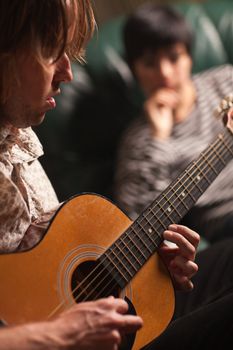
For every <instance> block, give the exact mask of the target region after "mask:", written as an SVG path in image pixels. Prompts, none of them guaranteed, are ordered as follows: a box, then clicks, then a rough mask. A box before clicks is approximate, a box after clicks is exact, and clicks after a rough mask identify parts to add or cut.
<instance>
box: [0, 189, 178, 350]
mask: <svg viewBox="0 0 233 350" xmlns="http://www.w3.org/2000/svg"><path fill="white" fill-rule="evenodd" d="M131 223H132V222H131V220H129V218H128V217H127V216H126V215H125V214H124V213H123V212H122V211H121V210H120V209H119V208H118V207H116V206H115V205H114V204H112V203H111V202H110V201H108V200H107V199H105V198H103V197H100V196H98V195H93V194H83V195H80V196H76V197H74V198H72V199H70V200H69V201H68V202H66V203H65V204H64V205H63V206H62V207H61V208H60V210H59V211H58V213H57V214H56V216H55V218H54V220H53V222H52V223H51V225H50V227H49V229H48V232H47V234H46V235H45V237H44V238H43V240H42V241H41V242H40V243H39V244H38V245H37V246H36V247H34V248H33V249H32V250H30V251H27V252H22V253H15V254H4V255H1V256H0V280H1V287H0V298H1V306H0V319H3V320H4V321H6V322H7V323H8V324H10V325H13V324H20V323H23V322H30V321H39V320H44V319H48V318H50V317H52V316H55V315H56V314H59V313H60V312H61V311H63V310H65V309H67V308H69V307H70V306H71V305H72V304H74V303H75V301H74V298H73V295H72V290H71V280H72V276H73V273H74V271H75V269H76V268H77V266H79V265H80V264H81V263H83V262H85V261H90V260H93V261H95V260H96V259H97V258H98V257H99V256H100V255H101V254H102V253H103V252H104V250H105V249H107V248H108V247H109V246H110V245H111V244H112V243H113V242H114V241H115V240H116V239H117V238H118V237H119V236H120V235H121V234H122V233H123V232H124V231H125V230H126V229H127V228H128V227H129V226H130V225H131ZM121 296H122V297H124V296H126V297H127V298H128V299H130V301H131V303H132V304H133V306H134V309H135V311H136V313H137V314H138V315H140V316H141V317H142V318H143V321H144V327H143V328H142V329H141V330H140V331H138V332H137V334H136V338H135V342H134V345H133V348H132V349H133V350H137V349H139V348H141V347H142V346H144V345H145V344H146V343H148V342H150V341H151V340H153V339H154V338H155V337H156V336H158V335H159V334H160V333H161V332H162V331H163V330H164V329H165V327H166V326H167V324H168V323H169V321H170V319H171V317H172V314H173V310H174V291H173V286H172V283H171V280H170V276H169V274H168V272H167V270H166V268H165V267H164V265H163V263H162V262H161V260H160V258H159V257H158V255H157V254H154V255H153V256H152V257H151V258H150V259H149V260H148V261H147V262H146V263H145V265H144V266H143V267H142V268H141V270H139V272H138V273H137V274H136V276H135V277H134V278H133V279H132V280H131V282H130V283H129V284H128V285H127V286H126V288H125V290H124V291H122V293H121Z"/></svg>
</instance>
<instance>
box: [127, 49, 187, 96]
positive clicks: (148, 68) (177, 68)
mask: <svg viewBox="0 0 233 350" xmlns="http://www.w3.org/2000/svg"><path fill="white" fill-rule="evenodd" d="M191 68H192V60H191V57H190V56H189V54H188V53H187V50H186V47H185V46H184V44H182V43H177V44H175V45H172V46H170V47H166V48H161V49H158V50H157V51H156V52H151V51H149V52H145V54H144V55H143V56H141V57H140V58H138V59H137V60H136V61H135V62H134V65H133V69H134V73H135V76H136V78H137V80H138V83H139V85H140V86H141V88H142V90H143V91H144V93H145V95H146V96H149V95H151V94H153V93H154V92H156V91H157V90H159V89H162V88H163V89H164V88H168V89H172V90H175V91H176V92H177V93H179V91H181V90H182V89H183V88H184V87H185V84H186V83H187V81H189V79H190V73H191Z"/></svg>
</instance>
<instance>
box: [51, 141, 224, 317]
mask: <svg viewBox="0 0 233 350" xmlns="http://www.w3.org/2000/svg"><path fill="white" fill-rule="evenodd" d="M220 136H221V134H220ZM219 141H221V138H220V137H217V139H216V140H215V142H213V143H212V144H211V145H210V146H209V147H210V150H209V153H210V154H211V156H213V159H214V160H217V162H218V161H219V158H220V159H221V157H223V156H224V155H225V154H226V152H225V154H224V153H223V154H222V155H220V156H219V155H218V156H216V154H218V152H219V150H220V152H222V150H221V147H222V146H223V147H224V148H223V150H224V151H225V150H226V146H225V145H224V143H223V142H222V143H223V144H220V145H218V143H219ZM224 142H225V143H226V142H228V141H227V140H224ZM216 144H217V146H218V147H219V146H220V147H219V149H217V148H216ZM215 148H216V149H215ZM227 151H229V149H228V150H227ZM205 152H206V150H204V151H203V152H202V153H201V155H200V159H199V161H200V162H202V164H201V163H200V164H198V163H197V162H195V163H194V164H193V165H192V167H191V168H190V171H192V170H193V169H194V173H195V172H196V171H199V170H198V169H197V168H196V166H197V164H198V165H199V166H203V164H205V162H206V158H205V157H204V156H203V155H205ZM208 156H209V155H208ZM208 161H210V162H211V161H212V159H208ZM191 164H192V163H191ZM206 168H207V169H209V166H208V165H207V166H206ZM204 170H205V169H202V173H203V172H204ZM186 175H187V174H186V173H185V174H183V175H182V177H181V178H180V179H179V181H180V183H181V182H182V179H183V178H184V177H186ZM189 175H190V177H191V176H192V174H191V173H190V174H189ZM205 175H206V174H205ZM186 183H188V185H190V179H188V180H187V181H186ZM186 183H184V184H181V186H184V185H185V184H186ZM191 185H192V183H191ZM181 186H180V187H179V188H178V190H179V189H180V188H181ZM195 187H197V186H196V185H195V184H194V186H193V188H195ZM178 190H176V191H177V192H178ZM186 190H188V187H186ZM174 196H175V192H173V194H172V196H171V197H170V198H169V200H170V199H172V197H174ZM177 199H179V198H178V197H176V200H177ZM156 204H157V205H158V204H159V202H157V203H156ZM159 211H160V210H159ZM156 214H157V213H154V214H153V215H154V217H155V216H156ZM162 215H164V213H162ZM143 218H145V216H144V217H143ZM160 218H161V217H159V218H157V219H156V222H155V223H158V220H159V219H160ZM139 219H140V217H139ZM142 220H143V219H142ZM142 220H141V221H140V222H139V223H141V222H142ZM136 221H138V220H136ZM132 225H133V224H132ZM132 225H131V226H132ZM151 225H152V226H153V223H151ZM131 226H130V227H131ZM130 227H129V228H128V229H127V230H126V231H125V233H126V236H125V237H124V238H128V237H129V233H128V234H127V231H129V230H130ZM159 227H160V226H159ZM140 231H141V230H140ZM140 231H139V232H138V233H140ZM154 231H156V230H154ZM136 235H137V234H136ZM159 237H160V238H161V236H159ZM153 244H154V242H153ZM126 247H127V246H126ZM142 255H143V254H142ZM105 260H106V261H107V258H105ZM103 262H104V261H103ZM103 262H102V263H103ZM109 265H111V264H110V263H109ZM100 266H101V265H98V266H97V267H95V269H93V270H92V272H91V273H90V274H89V275H88V276H87V277H86V278H85V279H84V280H82V282H81V283H80V284H79V285H77V286H76V288H75V289H74V290H73V291H72V293H70V296H72V294H73V293H74V292H75V291H77V290H78V288H80V287H81V286H82V285H84V283H86V282H87V281H88V278H90V277H91V275H94V273H95V272H96V270H97V269H98V268H99V267H100ZM107 267H108V266H105V269H107ZM113 270H114V268H113ZM113 270H112V271H113ZM112 271H108V273H109V275H110V276H111V272H112ZM102 272H103V271H101V273H102ZM101 273H99V275H96V276H95V275H94V277H95V278H94V279H93V280H92V281H91V282H90V283H89V285H87V286H85V288H86V290H87V288H88V287H90V286H91V283H93V282H94V281H95V280H96V279H97V278H98V277H99V276H100V274H101ZM105 277H108V276H105ZM112 281H113V282H114V281H115V280H114V279H112ZM112 281H111V282H112ZM101 283H103V280H102V281H101ZM83 293H84V291H82V292H81V293H80V294H79V295H78V296H76V297H75V300H77V299H78V298H80V297H81V295H82V294H83ZM89 297H90V296H87V297H86V298H89ZM84 300H85V299H84ZM63 305H64V301H63V302H61V303H60V304H59V305H58V306H57V307H56V308H55V309H54V311H52V312H51V313H50V315H49V316H48V317H51V316H52V315H53V314H54V313H55V312H57V311H58V310H59V308H61V307H62V306H63Z"/></svg>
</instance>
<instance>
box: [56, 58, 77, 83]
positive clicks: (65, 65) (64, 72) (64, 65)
mask: <svg viewBox="0 0 233 350" xmlns="http://www.w3.org/2000/svg"><path fill="white" fill-rule="evenodd" d="M57 64H58V66H57V71H56V80H57V81H59V82H64V83H68V82H70V81H71V80H73V73H72V68H71V64H70V59H69V57H68V56H67V54H64V55H63V56H62V57H61V58H60V59H59V61H58V62H57Z"/></svg>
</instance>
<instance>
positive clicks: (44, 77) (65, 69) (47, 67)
mask: <svg viewBox="0 0 233 350" xmlns="http://www.w3.org/2000/svg"><path fill="white" fill-rule="evenodd" d="M16 69H17V72H18V81H15V84H14V85H13V86H12V89H11V94H10V96H9V98H8V99H7V101H6V103H5V104H4V105H3V106H2V108H1V119H2V120H4V122H6V123H10V124H12V125H14V126H15V127H18V128H25V127H29V126H34V125H38V124H40V123H41V122H42V121H43V119H44V117H45V113H46V112H47V111H49V110H50V109H53V108H55V106H56V104H55V100H54V98H53V97H54V96H55V95H57V94H59V93H60V88H59V86H60V83H61V82H69V81H70V80H71V79H72V71H71V66H70V61H69V58H68V57H67V55H66V54H63V56H62V57H61V58H60V59H59V60H58V61H56V62H54V60H53V58H48V59H46V60H44V65H41V64H40V63H39V62H38V61H37V60H36V59H35V57H34V56H33V55H32V54H30V53H29V54H23V55H19V56H18V57H17V61H16Z"/></svg>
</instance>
